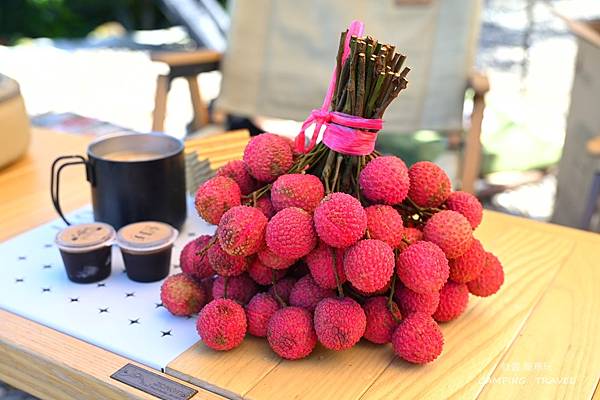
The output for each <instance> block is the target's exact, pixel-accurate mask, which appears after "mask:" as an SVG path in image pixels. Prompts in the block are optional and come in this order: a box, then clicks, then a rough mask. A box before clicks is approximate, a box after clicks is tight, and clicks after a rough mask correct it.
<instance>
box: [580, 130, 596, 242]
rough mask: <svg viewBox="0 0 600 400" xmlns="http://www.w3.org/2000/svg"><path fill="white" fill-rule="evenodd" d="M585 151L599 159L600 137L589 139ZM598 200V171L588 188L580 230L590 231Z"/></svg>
mask: <svg viewBox="0 0 600 400" xmlns="http://www.w3.org/2000/svg"><path fill="white" fill-rule="evenodd" d="M586 147H587V151H588V153H589V154H590V155H591V156H594V157H600V136H597V137H595V138H594V139H590V140H589V141H588V142H587V146H586ZM599 198H600V171H596V173H595V174H594V178H592V187H591V188H590V194H589V196H588V199H587V202H586V204H585V210H584V212H583V218H582V219H581V229H584V230H588V229H590V223H591V222H592V217H593V216H594V213H595V212H596V208H597V205H598V199H599Z"/></svg>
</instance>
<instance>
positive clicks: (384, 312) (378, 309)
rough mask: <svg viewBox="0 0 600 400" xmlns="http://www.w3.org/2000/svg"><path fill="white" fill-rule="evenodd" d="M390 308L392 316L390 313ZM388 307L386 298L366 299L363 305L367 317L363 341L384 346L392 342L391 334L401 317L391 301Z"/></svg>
mask: <svg viewBox="0 0 600 400" xmlns="http://www.w3.org/2000/svg"><path fill="white" fill-rule="evenodd" d="M390 306H391V310H392V312H393V314H392V312H390ZM390 306H388V299H387V297H383V296H378V297H371V298H369V299H367V301H366V302H365V304H364V305H363V309H364V310H365V315H366V317H367V327H366V329H365V333H364V335H363V336H364V337H365V339H367V340H368V341H370V342H373V343H376V344H385V343H389V342H390V341H391V340H392V334H393V333H394V330H395V329H396V326H398V323H399V322H400V320H401V319H402V316H401V314H400V311H399V310H398V306H397V305H396V303H394V302H393V301H392V303H391V305H390Z"/></svg>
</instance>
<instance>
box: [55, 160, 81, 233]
mask: <svg viewBox="0 0 600 400" xmlns="http://www.w3.org/2000/svg"><path fill="white" fill-rule="evenodd" d="M67 160H77V161H67ZM59 164H60V166H59ZM80 164H84V165H85V166H86V175H88V171H87V169H88V168H87V166H88V163H87V161H86V159H85V158H83V156H79V155H72V156H61V157H58V158H57V159H56V160H54V162H52V168H51V170H50V197H51V199H52V205H53V206H54V209H55V210H56V212H57V213H58V215H59V216H60V218H61V219H62V220H63V221H65V223H66V224H67V225H71V223H70V222H69V221H67V219H66V218H65V216H64V214H63V212H62V208H61V207H60V202H59V198H58V194H59V187H60V186H59V184H60V173H61V171H62V170H63V168H65V167H68V166H71V165H80Z"/></svg>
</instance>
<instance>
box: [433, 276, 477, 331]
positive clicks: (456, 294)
mask: <svg viewBox="0 0 600 400" xmlns="http://www.w3.org/2000/svg"><path fill="white" fill-rule="evenodd" d="M468 303H469V289H468V288H467V285H466V284H464V283H456V282H452V281H448V282H446V284H445V285H444V287H443V288H442V290H440V303H439V304H438V307H437V309H436V310H435V312H434V313H433V318H435V320H436V321H439V322H446V321H451V320H453V319H455V318H457V317H458V316H459V315H460V314H462V313H463V311H465V309H466V308H467V304H468Z"/></svg>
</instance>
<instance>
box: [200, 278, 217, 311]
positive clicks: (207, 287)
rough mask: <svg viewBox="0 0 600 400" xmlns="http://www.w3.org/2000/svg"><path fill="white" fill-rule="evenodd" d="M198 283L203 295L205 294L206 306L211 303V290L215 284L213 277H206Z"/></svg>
mask: <svg viewBox="0 0 600 400" xmlns="http://www.w3.org/2000/svg"><path fill="white" fill-rule="evenodd" d="M199 283H200V286H202V289H204V293H205V294H206V304H208V303H210V302H211V301H213V295H212V290H213V284H214V283H215V277H214V275H213V276H209V277H206V278H204V279H202V280H200V282H199Z"/></svg>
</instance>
